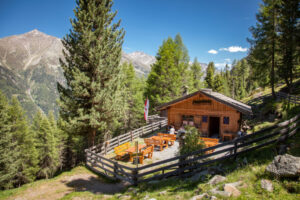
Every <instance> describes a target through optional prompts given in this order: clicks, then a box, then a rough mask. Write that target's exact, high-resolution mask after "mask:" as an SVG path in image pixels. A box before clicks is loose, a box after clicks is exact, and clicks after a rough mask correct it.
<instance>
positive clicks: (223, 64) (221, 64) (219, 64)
mask: <svg viewBox="0 0 300 200" xmlns="http://www.w3.org/2000/svg"><path fill="white" fill-rule="evenodd" d="M226 64H227V65H228V66H229V67H231V64H228V63H226V62H223V63H215V66H216V67H217V68H219V69H222V68H224V67H225V66H226Z"/></svg>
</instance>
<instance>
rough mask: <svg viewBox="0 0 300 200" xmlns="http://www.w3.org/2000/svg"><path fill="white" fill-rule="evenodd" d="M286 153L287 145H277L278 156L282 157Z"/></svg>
mask: <svg viewBox="0 0 300 200" xmlns="http://www.w3.org/2000/svg"><path fill="white" fill-rule="evenodd" d="M286 152H287V145H285V144H281V145H279V147H278V154H279V155H283V154H285V153H286Z"/></svg>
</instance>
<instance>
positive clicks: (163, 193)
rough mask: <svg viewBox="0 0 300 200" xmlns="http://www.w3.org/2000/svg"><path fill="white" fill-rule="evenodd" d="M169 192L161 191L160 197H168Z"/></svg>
mask: <svg viewBox="0 0 300 200" xmlns="http://www.w3.org/2000/svg"><path fill="white" fill-rule="evenodd" d="M167 193H168V192H167V191H166V190H164V191H161V192H160V193H159V195H160V196H163V195H166V194H167Z"/></svg>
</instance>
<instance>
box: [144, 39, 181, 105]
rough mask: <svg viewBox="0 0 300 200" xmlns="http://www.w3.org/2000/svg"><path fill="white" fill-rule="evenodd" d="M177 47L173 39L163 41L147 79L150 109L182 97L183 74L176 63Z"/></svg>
mask: <svg viewBox="0 0 300 200" xmlns="http://www.w3.org/2000/svg"><path fill="white" fill-rule="evenodd" d="M176 52H177V45H176V43H175V42H174V41H173V39H172V38H168V39H167V40H165V41H163V44H162V46H160V48H159V50H158V53H157V55H156V62H155V63H154V64H153V65H152V67H151V72H150V74H149V76H148V79H147V85H146V92H145V96H146V97H148V98H149V101H150V106H151V107H150V109H151V110H153V109H154V108H155V107H156V106H158V105H160V104H162V103H166V102H169V101H171V100H173V99H175V98H178V97H179V96H181V95H182V86H183V83H182V80H183V78H182V73H181V72H180V70H178V65H177V63H176V60H177V57H176Z"/></svg>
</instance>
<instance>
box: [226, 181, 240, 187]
mask: <svg viewBox="0 0 300 200" xmlns="http://www.w3.org/2000/svg"><path fill="white" fill-rule="evenodd" d="M242 184H243V182H242V181H237V182H233V183H227V184H226V185H231V186H234V187H240V186H241V185H242Z"/></svg>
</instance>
